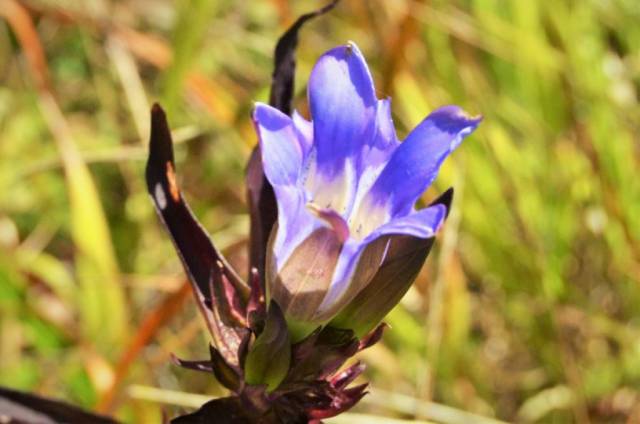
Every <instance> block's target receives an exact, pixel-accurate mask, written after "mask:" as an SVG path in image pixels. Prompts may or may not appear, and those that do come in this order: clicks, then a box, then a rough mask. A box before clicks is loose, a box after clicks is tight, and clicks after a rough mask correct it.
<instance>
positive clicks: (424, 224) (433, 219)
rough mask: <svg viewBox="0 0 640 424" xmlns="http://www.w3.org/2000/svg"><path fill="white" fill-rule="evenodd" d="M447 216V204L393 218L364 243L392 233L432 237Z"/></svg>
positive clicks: (424, 237)
mask: <svg viewBox="0 0 640 424" xmlns="http://www.w3.org/2000/svg"><path fill="white" fill-rule="evenodd" d="M446 216H447V207H446V206H444V205H434V206H430V207H428V208H424V209H421V210H419V211H417V212H414V213H412V214H410V215H406V216H403V217H401V218H396V219H392V220H391V221H389V222H387V223H386V224H384V225H383V226H381V227H379V228H378V229H377V230H375V231H374V232H372V233H371V234H370V235H369V236H367V238H366V239H365V240H364V243H371V242H373V241H374V240H376V239H377V238H379V237H382V236H384V235H392V234H396V235H409V236H414V237H418V238H423V239H426V238H430V237H433V236H434V235H435V233H436V232H437V231H438V229H439V228H440V225H442V223H443V222H444V220H445V218H446Z"/></svg>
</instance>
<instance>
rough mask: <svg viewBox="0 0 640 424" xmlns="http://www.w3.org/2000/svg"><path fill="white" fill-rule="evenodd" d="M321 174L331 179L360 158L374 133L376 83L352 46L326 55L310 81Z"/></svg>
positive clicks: (315, 140) (315, 139)
mask: <svg viewBox="0 0 640 424" xmlns="http://www.w3.org/2000/svg"><path fill="white" fill-rule="evenodd" d="M308 90H309V103H310V107H311V116H312V119H313V124H314V135H313V136H314V143H315V145H316V148H317V152H318V156H317V162H318V171H319V172H321V173H323V174H325V175H326V176H328V177H331V176H333V175H335V174H338V173H340V172H341V170H342V168H343V164H344V161H345V160H346V159H347V158H349V157H353V158H356V157H357V156H359V152H360V148H361V147H362V145H363V143H364V141H365V140H370V139H371V137H372V136H373V132H374V125H373V124H374V121H375V116H376V102H377V99H376V96H375V91H374V87H373V80H372V78H371V74H370V73H369V69H368V68H367V64H366V63H365V61H364V58H363V57H362V54H361V53H360V50H358V47H357V46H356V45H355V44H353V43H349V44H347V45H345V46H340V47H337V48H335V49H332V50H330V51H328V52H327V53H325V54H324V55H323V56H322V57H321V58H320V59H319V60H318V63H317V64H316V66H315V67H314V68H313V71H312V73H311V76H310V78H309V89H308Z"/></svg>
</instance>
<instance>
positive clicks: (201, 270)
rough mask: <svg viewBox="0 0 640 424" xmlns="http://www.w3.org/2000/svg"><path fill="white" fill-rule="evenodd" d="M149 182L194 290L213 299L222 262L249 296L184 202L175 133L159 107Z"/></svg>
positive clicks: (155, 108) (226, 272) (153, 126)
mask: <svg viewBox="0 0 640 424" xmlns="http://www.w3.org/2000/svg"><path fill="white" fill-rule="evenodd" d="M146 179H147V189H148V191H149V194H150V195H151V197H152V199H153V202H154V205H155V206H156V211H157V212H158V215H159V216H160V218H161V220H162V222H163V223H164V225H165V227H166V228H167V230H168V231H169V234H170V235H171V238H172V239H173V242H174V244H175V246H176V249H177V251H178V254H179V256H180V259H181V260H182V263H183V265H184V267H185V269H186V271H187V274H188V275H189V279H190V280H191V282H192V283H193V285H194V288H195V289H197V290H198V291H199V292H200V293H201V294H202V295H203V297H204V298H205V299H206V300H210V295H209V277H210V275H211V271H212V270H215V272H218V270H219V269H220V268H219V266H218V263H221V264H222V273H223V274H224V275H225V276H226V277H227V278H228V279H229V281H230V282H231V283H232V284H233V285H234V286H235V287H236V289H237V290H239V291H240V292H241V293H242V295H243V296H246V295H247V294H248V289H247V287H246V286H245V285H244V283H243V282H242V280H241V279H240V278H239V277H238V275H237V274H236V273H235V272H234V271H233V269H232V268H231V267H230V266H229V265H228V263H227V262H226V260H225V259H224V257H223V256H222V255H221V254H220V252H218V250H217V249H216V248H215V247H214V246H213V244H212V243H211V240H210V239H209V236H208V235H207V233H206V231H205V230H204V228H202V226H201V225H200V224H199V223H198V221H197V220H196V218H195V217H194V215H193V213H192V212H191V210H190V209H189V206H188V205H187V203H186V202H185V201H184V199H183V196H182V194H181V192H180V189H179V187H178V183H177V176H176V170H175V163H174V159H173V144H172V140H171V132H170V130H169V125H168V123H167V118H166V116H165V113H164V111H163V110H162V108H161V107H160V106H159V105H158V104H155V105H154V106H153V108H152V110H151V141H150V144H149V160H148V162H147V169H146Z"/></svg>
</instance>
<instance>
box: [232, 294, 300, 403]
mask: <svg viewBox="0 0 640 424" xmlns="http://www.w3.org/2000/svg"><path fill="white" fill-rule="evenodd" d="M290 363H291V340H290V338H289V331H288V329H287V323H286V321H285V318H284V314H283V313H282V310H281V309H280V307H279V306H278V304H277V303H276V302H275V301H273V300H272V301H271V303H270V304H269V310H268V312H267V318H266V320H265V324H264V329H263V330H262V333H260V335H259V336H258V337H257V338H256V341H255V342H254V343H253V346H251V348H250V350H249V353H248V354H247V359H246V362H245V368H244V372H245V380H246V381H247V383H249V384H252V385H259V384H265V385H266V386H267V390H268V391H273V390H275V389H276V388H277V387H278V385H280V383H281V382H282V380H284V378H285V376H286V375H287V372H288V371H289V365H290Z"/></svg>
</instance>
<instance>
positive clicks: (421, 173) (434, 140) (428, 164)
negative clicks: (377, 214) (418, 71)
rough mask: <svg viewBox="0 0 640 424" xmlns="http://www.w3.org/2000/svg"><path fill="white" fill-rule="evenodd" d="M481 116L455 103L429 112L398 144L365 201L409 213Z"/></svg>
mask: <svg viewBox="0 0 640 424" xmlns="http://www.w3.org/2000/svg"><path fill="white" fill-rule="evenodd" d="M481 119H482V118H481V117H470V116H468V115H467V114H466V113H464V112H463V111H462V109H460V108H459V107H457V106H445V107H442V108H440V109H438V110H436V111H434V112H432V113H431V114H430V115H429V116H427V118H425V120H424V121H422V122H421V123H420V125H418V126H417V127H416V128H415V129H414V130H413V131H412V132H411V133H410V134H409V136H408V137H407V139H406V140H405V141H404V142H403V143H401V144H400V146H399V147H398V148H397V150H396V151H395V152H394V154H393V156H392V157H391V159H390V160H389V162H388V163H387V165H386V167H385V169H384V170H383V171H382V173H381V174H380V176H379V177H378V179H377V180H376V182H375V184H374V185H373V187H372V188H371V191H370V192H369V194H368V195H367V197H368V199H365V201H368V202H371V203H372V204H375V205H378V206H379V205H381V204H382V205H385V206H390V210H389V212H390V215H391V216H392V217H393V216H398V215H406V214H407V213H409V211H410V210H411V209H412V208H413V205H414V203H415V202H416V200H417V199H418V197H419V196H420V195H421V194H422V193H423V192H424V191H425V190H426V189H427V187H429V185H430V184H431V183H432V182H433V180H434V179H435V177H436V175H437V174H438V170H439V169H440V165H442V162H443V161H444V160H445V159H446V158H447V156H448V155H449V154H450V153H451V152H452V151H453V150H454V149H455V148H456V147H458V145H459V144H460V142H461V141H462V139H463V138H464V137H466V136H467V135H469V134H471V132H473V130H475V129H476V127H477V126H478V124H479V123H480V121H481Z"/></svg>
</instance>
